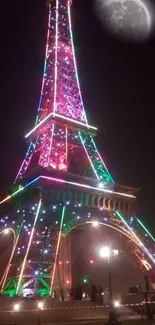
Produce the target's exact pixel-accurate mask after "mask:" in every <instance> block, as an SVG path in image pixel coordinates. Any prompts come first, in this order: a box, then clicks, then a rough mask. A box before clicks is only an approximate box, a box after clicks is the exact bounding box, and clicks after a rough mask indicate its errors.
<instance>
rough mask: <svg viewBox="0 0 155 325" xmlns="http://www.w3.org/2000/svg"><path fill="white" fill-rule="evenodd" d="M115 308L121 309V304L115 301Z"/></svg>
mask: <svg viewBox="0 0 155 325" xmlns="http://www.w3.org/2000/svg"><path fill="white" fill-rule="evenodd" d="M114 307H116V308H118V307H120V302H119V301H118V300H115V301H114Z"/></svg>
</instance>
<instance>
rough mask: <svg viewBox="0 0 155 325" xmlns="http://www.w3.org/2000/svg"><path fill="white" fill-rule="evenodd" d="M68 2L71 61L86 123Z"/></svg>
mask: <svg viewBox="0 0 155 325" xmlns="http://www.w3.org/2000/svg"><path fill="white" fill-rule="evenodd" d="M70 5H71V4H70V3H68V21H69V32H70V38H71V45H72V52H73V61H74V68H75V75H76V81H77V85H78V90H79V95H80V101H81V103H82V107H83V114H84V118H85V121H86V123H87V125H88V121H87V117H86V112H85V109H84V104H83V99H82V95H81V89H80V83H79V77H78V71H77V64H76V57H75V50H74V42H73V33H72V23H71V12H70Z"/></svg>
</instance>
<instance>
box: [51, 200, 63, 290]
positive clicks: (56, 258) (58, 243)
mask: <svg viewBox="0 0 155 325" xmlns="http://www.w3.org/2000/svg"><path fill="white" fill-rule="evenodd" d="M64 215H65V206H64V207H63V210H62V216H61V223H60V230H59V235H58V241H57V247H56V254H55V262H54V267H53V274H52V278H51V289H50V294H51V293H52V290H53V284H54V278H55V271H56V264H57V260H58V253H59V248H60V240H61V234H62V226H63V220H64Z"/></svg>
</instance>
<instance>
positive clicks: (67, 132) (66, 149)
mask: <svg viewBox="0 0 155 325" xmlns="http://www.w3.org/2000/svg"><path fill="white" fill-rule="evenodd" d="M65 130H66V171H67V159H68V129H67V126H66V128H65Z"/></svg>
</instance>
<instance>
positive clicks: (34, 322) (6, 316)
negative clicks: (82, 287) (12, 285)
mask: <svg viewBox="0 0 155 325" xmlns="http://www.w3.org/2000/svg"><path fill="white" fill-rule="evenodd" d="M15 302H16V303H17V301H11V304H10V301H9V310H8V309H7V311H6V309H5V308H4V306H2V305H1V306H0V307H1V308H0V309H1V310H0V325H1V324H3V325H8V324H16V325H44V324H46V325H55V324H59V325H77V324H81V325H84V324H85V325H89V324H90V325H91V324H92V325H93V324H94V325H97V324H105V322H106V321H107V318H108V312H109V309H108V307H104V306H102V305H98V304H93V303H88V302H83V301H81V302H69V303H61V304H60V303H55V305H54V304H52V305H51V303H49V305H48V304H47V302H46V303H45V306H44V310H40V311H39V310H37V309H36V301H35V302H34V305H33V303H32V302H27V304H26V303H25V302H23V304H22V303H21V304H20V310H19V311H18V312H14V311H13V306H14V303H15ZM19 302H21V301H20V300H19ZM5 307H6V305H5ZM117 313H118V315H119V318H120V319H121V321H122V325H123V324H124V325H130V324H131V325H132V324H133V325H142V324H143V325H148V324H149V325H155V320H154V321H153V322H149V323H147V322H146V321H145V320H143V322H142V320H141V315H140V314H139V313H137V312H136V311H135V310H134V309H133V308H129V307H126V306H121V307H119V308H117Z"/></svg>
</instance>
